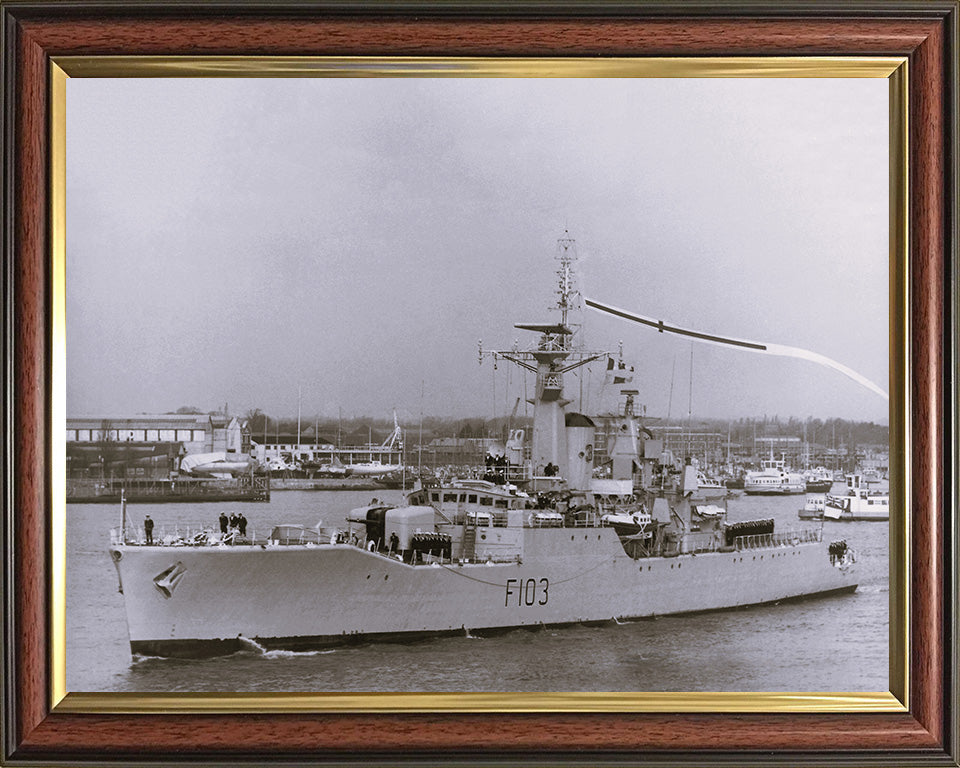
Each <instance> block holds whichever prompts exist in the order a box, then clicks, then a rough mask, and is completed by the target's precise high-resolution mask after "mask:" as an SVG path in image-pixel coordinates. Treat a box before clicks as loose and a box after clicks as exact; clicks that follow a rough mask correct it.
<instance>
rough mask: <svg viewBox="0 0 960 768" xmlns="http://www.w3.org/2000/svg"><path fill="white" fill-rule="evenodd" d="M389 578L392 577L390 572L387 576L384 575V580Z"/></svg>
mask: <svg viewBox="0 0 960 768" xmlns="http://www.w3.org/2000/svg"><path fill="white" fill-rule="evenodd" d="M389 578H390V574H389V573H388V574H387V575H386V576H384V577H383V580H384V581H386V580H387V579H389Z"/></svg>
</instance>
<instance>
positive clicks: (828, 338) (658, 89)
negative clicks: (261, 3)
mask: <svg viewBox="0 0 960 768" xmlns="http://www.w3.org/2000/svg"><path fill="white" fill-rule="evenodd" d="M887 155H888V145H887V82H886V81H885V80H883V79H849V80H815V79H788V80H770V79H756V80H751V79H731V80H719V79H702V80H681V79H670V80H656V79H646V80H645V79H631V80H624V79H575V80H566V79H564V80H560V79H545V80H531V79H491V80H484V79H430V78H426V79H408V78H387V79H349V78H347V79H341V78H337V79H293V80H281V79H252V80H243V79H223V80H216V79H176V80H165V79H137V80H133V79H129V80H123V79H115V80H108V79H70V80H69V81H68V83H67V364H68V371H67V378H68V387H67V395H68V404H67V405H68V413H70V414H71V415H87V414H89V415H94V414H121V413H141V412H147V413H149V412H163V411H169V410H174V409H176V408H177V407H179V406H183V405H194V406H198V407H200V408H202V409H204V410H208V409H213V408H216V407H219V406H222V405H223V404H224V403H229V407H230V411H231V413H240V414H242V413H244V412H245V411H246V410H248V409H250V408H254V407H259V408H261V409H263V410H264V411H266V412H268V413H270V414H273V415H288V414H289V415H295V414H296V411H297V388H298V386H300V387H302V393H303V394H302V402H303V413H304V417H305V418H312V416H314V415H319V416H320V417H336V416H337V413H338V411H339V410H341V409H342V413H343V415H344V416H352V415H358V416H360V415H366V416H373V417H377V418H389V417H390V415H391V412H392V411H393V409H394V408H396V409H397V411H398V414H399V415H400V419H401V421H406V422H407V423H408V424H409V423H411V422H413V421H415V420H416V419H417V417H418V414H419V413H420V408H421V386H422V392H423V397H422V402H423V410H424V412H425V413H426V414H428V415H439V416H448V415H455V416H471V415H482V416H487V417H490V416H494V415H500V416H503V415H505V414H507V413H509V412H510V410H511V409H512V407H513V405H514V403H515V401H516V398H517V397H518V396H520V395H522V394H523V378H522V376H521V375H520V373H519V371H518V370H517V369H515V368H514V369H512V370H511V367H510V365H509V364H507V363H504V362H501V363H500V364H499V366H498V368H497V369H496V370H494V368H493V365H492V364H491V363H490V361H487V362H485V363H484V364H483V365H482V366H481V365H478V362H477V340H478V339H481V338H482V339H483V344H484V347H485V348H488V349H493V348H501V349H507V348H509V347H510V346H512V344H513V341H514V339H520V341H521V345H523V344H524V343H526V341H528V340H529V339H530V336H531V334H529V332H523V331H517V330H515V329H514V328H513V323H514V322H518V321H527V322H529V321H539V320H549V319H554V318H555V315H553V314H552V313H550V312H549V311H548V307H550V306H551V304H552V302H553V300H554V296H553V293H552V292H553V290H554V274H553V272H554V270H555V268H556V261H555V259H554V257H555V255H556V241H557V239H558V238H560V237H562V236H563V235H564V232H565V231H568V232H569V236H570V237H571V238H574V239H575V240H576V247H577V250H578V253H579V256H580V261H579V263H578V271H579V285H580V287H581V289H582V292H583V294H584V295H586V296H589V297H590V298H595V299H597V300H600V301H603V302H607V303H610V304H613V305H616V306H619V307H623V308H625V309H629V310H633V311H636V312H638V313H641V314H644V315H650V316H654V317H657V318H662V319H664V320H667V321H672V322H674V323H677V324H679V325H684V326H687V327H692V328H697V329H701V330H706V331H711V332H715V333H720V334H726V335H731V336H737V337H741V338H747V339H755V340H759V341H767V342H773V343H777V344H786V345H792V346H798V347H804V348H808V349H812V350H814V351H816V352H819V353H821V354H824V355H827V356H828V357H832V358H834V359H836V360H838V361H840V362H842V363H844V364H846V365H848V366H850V367H851V368H853V369H855V370H856V371H858V372H860V373H861V374H863V375H864V376H866V377H867V378H869V379H871V380H873V381H875V382H877V383H879V384H880V385H881V386H882V387H883V388H884V389H887V388H888V274H887V258H888V256H887V255H888V236H887V229H888V228H887V221H888V207H887V185H888V180H887V179H888V160H887ZM583 322H584V338H585V341H586V343H587V345H588V346H589V347H590V348H610V349H612V350H616V348H617V344H618V342H619V341H620V340H622V341H623V350H624V356H625V358H626V359H627V360H628V362H630V363H631V364H633V365H635V367H636V369H637V371H638V376H637V378H636V380H635V381H634V384H635V386H636V387H637V389H639V390H640V400H641V401H642V402H644V403H645V404H646V405H647V407H648V412H649V413H651V414H654V415H659V416H665V415H667V414H668V412H669V413H670V415H672V416H674V417H677V416H681V415H684V416H685V415H686V413H687V409H688V407H689V408H691V409H692V411H693V414H694V416H697V415H700V416H720V417H737V416H752V415H763V414H767V415H773V414H778V415H780V416H781V417H786V416H791V415H792V416H798V417H806V416H816V417H832V416H839V417H844V418H852V419H864V420H875V421H881V420H885V419H886V416H887V404H886V403H885V402H884V401H883V400H882V399H881V398H880V397H878V396H877V395H875V394H873V393H871V392H870V391H869V390H867V389H865V388H863V387H862V386H860V385H858V384H856V383H854V382H853V381H851V380H849V379H847V378H845V377H844V376H842V375H840V374H839V373H836V372H834V371H831V370H829V369H826V368H822V367H819V366H816V365H814V364H812V363H808V362H804V361H799V360H790V359H785V358H775V357H763V356H759V355H754V354H750V353H746V352H741V351H737V350H733V349H720V348H717V347H711V346H705V345H700V344H694V345H692V344H691V342H690V341H689V340H686V339H682V338H679V337H671V336H669V335H660V334H657V333H655V332H654V331H652V330H650V329H647V328H644V327H642V326H637V325H632V324H629V323H626V322H625V321H622V320H618V319H616V318H612V317H607V316H602V315H600V314H598V313H596V312H594V311H592V310H586V311H585V313H584V315H583ZM691 346H693V349H694V351H693V376H692V381H693V388H692V392H691V390H690V380H691V376H690V362H691V360H690V358H691ZM602 379H603V376H602V363H598V364H595V365H594V366H593V368H592V370H591V371H590V372H588V373H586V374H585V379H584V390H585V395H586V398H587V402H586V403H585V407H584V410H586V411H588V412H597V411H599V410H603V409H608V408H609V407H610V406H611V405H612V404H613V403H614V402H615V396H616V392H615V391H614V389H613V388H612V387H607V388H605V389H604V388H603V387H602V386H601V385H602ZM527 386H528V392H527V393H528V394H529V393H530V392H532V382H530V381H528V382H527ZM568 388H569V391H570V392H571V393H572V394H574V395H578V394H579V388H580V382H579V381H578V380H576V379H574V378H572V377H568Z"/></svg>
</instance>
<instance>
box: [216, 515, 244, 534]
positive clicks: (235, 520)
mask: <svg viewBox="0 0 960 768" xmlns="http://www.w3.org/2000/svg"><path fill="white" fill-rule="evenodd" d="M219 522H220V533H222V534H223V535H224V536H226V535H227V534H228V533H235V534H239V535H240V536H246V535H247V518H246V517H244V516H243V512H240V513H236V512H234V513H233V514H232V515H230V517H229V518H228V517H227V513H226V512H221V513H220V519H219Z"/></svg>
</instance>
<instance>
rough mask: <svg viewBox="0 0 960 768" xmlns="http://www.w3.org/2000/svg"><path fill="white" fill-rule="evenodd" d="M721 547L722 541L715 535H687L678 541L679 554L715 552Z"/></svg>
mask: <svg viewBox="0 0 960 768" xmlns="http://www.w3.org/2000/svg"><path fill="white" fill-rule="evenodd" d="M721 545H722V541H721V539H720V537H719V536H718V535H717V534H716V533H713V532H710V533H688V534H686V535H685V536H684V537H683V538H682V539H681V540H680V552H681V553H683V554H688V553H692V552H694V553H695V552H716V551H717V550H718V549H719V548H720V547H721Z"/></svg>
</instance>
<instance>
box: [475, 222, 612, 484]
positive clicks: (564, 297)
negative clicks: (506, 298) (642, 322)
mask: <svg viewBox="0 0 960 768" xmlns="http://www.w3.org/2000/svg"><path fill="white" fill-rule="evenodd" d="M557 260H558V261H559V266H558V267H557V272H556V274H557V291H556V293H557V303H556V306H555V307H554V308H553V309H554V311H559V313H560V322H559V323H516V324H515V325H514V327H515V328H519V329H521V330H525V331H533V332H534V333H537V334H539V337H538V339H537V341H536V343H535V344H534V345H533V346H531V347H529V348H526V349H521V347H520V344H519V342H514V347H513V349H511V350H492V351H488V352H486V353H484V350H483V345H482V342H481V344H480V360H481V362H482V361H483V357H484V354H487V355H490V356H492V357H493V359H494V364H496V361H497V360H500V359H504V360H509V361H510V362H511V363H514V364H515V365H517V366H519V367H520V368H523V369H524V370H528V371H532V372H533V373H534V374H536V388H535V390H534V396H533V397H532V398H530V399H529V400H528V402H529V403H531V404H533V407H534V410H533V437H532V440H531V443H530V447H531V451H530V461H531V463H532V467H531V470H532V472H533V474H534V475H535V476H543V475H544V473H545V472H546V471H547V468H548V467H549V466H550V465H552V466H553V467H555V468H557V472H558V474H559V476H560V477H566V476H568V470H569V467H568V458H567V442H566V422H565V415H566V406H567V405H569V404H570V402H571V401H570V400H569V399H567V398H566V397H564V392H563V376H564V374H565V373H569V372H570V371H573V370H576V369H577V368H581V367H583V366H584V365H587V364H588V363H590V362H592V361H594V360H597V359H599V358H601V357H606V356H607V354H608V353H607V352H606V351H588V350H585V349H574V345H573V337H574V334H575V331H574V329H573V328H572V327H571V325H570V313H571V312H574V311H576V310H578V309H579V300H580V294H579V293H578V292H577V290H576V286H575V279H574V277H575V273H574V263H575V262H576V260H577V255H576V248H575V241H574V240H573V239H571V238H569V237H567V236H566V233H564V237H562V238H560V239H559V240H558V241H557Z"/></svg>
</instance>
